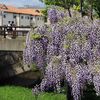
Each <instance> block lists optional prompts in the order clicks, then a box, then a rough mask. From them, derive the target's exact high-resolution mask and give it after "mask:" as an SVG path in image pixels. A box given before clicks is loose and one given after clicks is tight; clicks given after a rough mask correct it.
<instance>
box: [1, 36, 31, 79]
mask: <svg viewBox="0 0 100 100" xmlns="http://www.w3.org/2000/svg"><path fill="white" fill-rule="evenodd" d="M24 47H25V36H23V37H22V36H21V37H16V39H7V38H3V37H0V79H2V78H7V77H11V76H15V75H18V74H21V73H25V72H27V71H30V70H31V67H30V66H28V65H24V64H23V49H24Z"/></svg>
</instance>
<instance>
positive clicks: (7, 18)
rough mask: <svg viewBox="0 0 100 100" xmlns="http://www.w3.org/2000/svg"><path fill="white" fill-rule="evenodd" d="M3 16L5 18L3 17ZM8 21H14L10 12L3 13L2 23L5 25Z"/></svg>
mask: <svg viewBox="0 0 100 100" xmlns="http://www.w3.org/2000/svg"><path fill="white" fill-rule="evenodd" d="M4 16H5V18H4ZM8 21H14V19H13V14H12V13H3V25H7V24H8Z"/></svg>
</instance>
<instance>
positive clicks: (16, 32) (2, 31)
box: [0, 26, 31, 38]
mask: <svg viewBox="0 0 100 100" xmlns="http://www.w3.org/2000/svg"><path fill="white" fill-rule="evenodd" d="M7 28H8V26H0V35H2V36H3V37H4V38H6V36H7V35H12V36H15V37H16V36H26V34H27V33H28V32H29V31H30V29H31V28H30V27H28V26H15V27H12V30H11V31H8V30H7Z"/></svg>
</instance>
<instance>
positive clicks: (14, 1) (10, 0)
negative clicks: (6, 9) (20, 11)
mask: <svg viewBox="0 0 100 100" xmlns="http://www.w3.org/2000/svg"><path fill="white" fill-rule="evenodd" d="M0 3H1V4H2V3H3V4H7V5H14V6H17V7H22V6H24V5H32V6H38V7H44V4H43V3H41V2H40V1H39V0H0Z"/></svg>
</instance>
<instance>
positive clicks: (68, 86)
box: [64, 80, 73, 100]
mask: <svg viewBox="0 0 100 100" xmlns="http://www.w3.org/2000/svg"><path fill="white" fill-rule="evenodd" d="M64 81H65V87H66V100H73V97H72V95H71V87H70V85H69V83H68V82H67V81H66V80H64Z"/></svg>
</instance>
